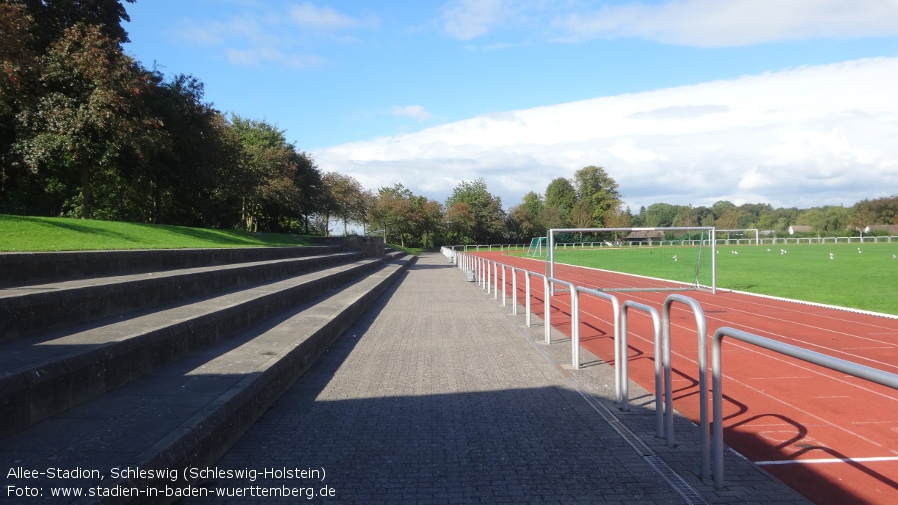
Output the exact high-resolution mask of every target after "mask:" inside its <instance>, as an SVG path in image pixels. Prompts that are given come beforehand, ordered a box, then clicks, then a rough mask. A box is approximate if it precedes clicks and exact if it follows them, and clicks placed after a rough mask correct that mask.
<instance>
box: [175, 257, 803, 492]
mask: <svg viewBox="0 0 898 505" xmlns="http://www.w3.org/2000/svg"><path fill="white" fill-rule="evenodd" d="M510 314H511V310H510V308H508V307H502V306H501V303H497V302H496V301H494V300H493V299H492V298H491V297H489V296H487V295H486V294H485V293H484V292H483V291H482V290H481V289H480V288H479V286H478V285H477V284H475V283H469V282H467V281H466V279H465V275H464V274H463V273H462V272H460V271H459V270H457V269H455V268H454V267H453V266H451V265H450V264H449V263H448V261H447V259H446V258H445V257H444V256H442V255H440V254H426V255H423V256H422V257H421V258H420V260H419V261H418V263H417V264H416V265H415V266H413V267H412V268H411V270H410V271H409V272H408V273H407V274H406V276H405V277H404V279H403V280H402V281H401V282H400V283H397V284H396V285H395V286H394V287H393V288H392V289H391V290H390V291H388V292H387V293H386V294H385V296H383V297H382V298H381V299H380V300H379V302H378V303H377V304H376V305H375V307H374V308H373V309H371V310H370V311H369V312H368V313H366V314H365V315H364V316H363V317H362V318H361V319H360V320H359V321H358V322H357V323H356V324H355V325H354V326H353V327H352V328H351V329H350V330H349V331H348V332H347V333H346V334H344V335H343V337H341V338H340V339H339V340H338V341H337V342H336V344H334V345H333V346H332V347H331V349H330V350H329V351H328V352H327V353H325V354H324V356H323V357H322V358H321V359H319V361H318V362H317V363H316V364H315V365H314V366H313V367H312V369H311V370H310V371H309V372H307V373H306V374H305V375H304V376H303V378H301V379H300V380H299V381H298V382H297V383H296V384H295V385H294V386H293V387H292V388H291V389H290V390H289V391H288V392H287V393H286V394H285V395H284V396H283V397H282V398H281V399H280V400H279V401H278V402H276V403H275V405H274V406H273V407H272V408H271V409H270V410H269V411H268V412H267V413H266V414H265V415H264V416H263V417H262V418H261V419H260V420H259V422H258V423H257V424H256V425H255V426H254V427H253V428H252V429H251V430H250V431H249V432H248V433H247V434H246V435H245V436H244V437H243V438H242V439H241V441H240V442H239V443H238V444H237V445H236V446H235V447H234V448H233V449H232V450H231V451H230V452H229V453H228V454H226V455H225V456H224V458H223V459H222V460H221V461H219V463H218V465H217V467H216V469H215V470H216V471H217V472H218V475H217V476H215V475H211V472H209V475H207V477H208V478H207V479H205V480H204V481H203V482H202V483H201V484H202V485H203V486H205V487H204V488H203V489H201V490H199V491H205V490H213V489H214V490H217V491H218V492H221V493H241V494H243V495H244V497H243V498H242V499H235V498H227V499H223V498H219V499H210V498H195V499H191V500H185V502H187V503H209V502H212V503H239V502H244V503H271V502H273V501H277V500H278V499H277V498H272V497H271V496H270V495H277V494H282V493H284V492H292V493H294V494H298V495H301V496H306V493H311V492H314V493H315V499H314V500H312V501H311V502H313V503H374V504H377V503H383V504H404V503H410V504H411V503H414V504H427V503H433V504H447V503H457V504H476V503H488V504H512V503H514V504H520V503H540V504H562V503H563V504H570V503H619V504H680V503H733V504H735V503H740V504H741V503H765V504H769V503H779V504H785V503H802V502H803V501H802V499H801V497H800V496H798V495H796V494H795V493H794V492H792V491H791V490H789V489H788V488H785V487H784V486H782V485H781V484H780V483H779V482H778V481H775V480H773V479H772V478H770V477H769V476H768V475H767V474H766V473H764V472H762V471H760V470H758V469H757V468H755V467H753V466H752V465H750V464H748V463H746V462H745V461H742V460H741V459H739V458H737V457H732V461H730V460H728V461H727V465H728V466H727V483H728V485H727V488H725V489H723V490H714V488H713V486H711V485H710V484H705V483H703V482H702V481H701V480H700V479H698V478H697V477H696V476H695V474H697V473H699V471H700V465H699V460H698V452H697V450H696V447H697V442H695V441H694V440H692V441H690V440H689V436H688V434H687V435H684V436H682V438H683V440H682V445H681V446H680V447H678V448H676V449H668V448H666V447H664V445H663V441H660V440H657V439H655V438H654V437H653V426H654V425H653V422H654V417H653V413H652V412H651V411H650V407H651V402H650V401H649V400H650V398H649V397H648V395H647V394H645V392H644V391H642V390H641V389H639V388H638V387H635V385H634V386H631V397H632V398H633V400H632V405H633V410H632V411H631V412H630V413H626V414H623V413H620V412H619V411H618V409H616V408H615V407H614V405H613V403H611V402H610V401H609V400H610V398H611V397H612V395H613V379H612V377H613V375H612V369H611V367H609V366H607V365H606V364H604V363H601V362H599V361H598V360H597V359H596V358H595V357H591V356H590V355H588V354H587V353H584V355H583V357H582V359H583V360H584V361H585V362H587V363H589V364H590V366H587V367H585V368H584V369H582V370H579V371H568V370H566V369H565V368H564V367H562V366H559V365H558V362H559V361H566V360H567V359H569V358H567V356H569V355H570V343H569V340H565V339H563V338H562V337H560V336H559V340H558V343H557V344H556V343H553V344H552V345H549V346H546V345H544V344H541V343H538V342H539V341H540V340H541V339H542V334H543V328H542V326H535V327H534V328H531V329H528V328H526V327H524V326H523V322H524V317H523V316H512V315H510ZM537 322H538V323H539V321H538V320H537ZM539 324H541V323H539ZM679 426H680V427H681V428H680V429H682V430H688V431H691V432H696V431H697V429H688V428H687V427H686V426H688V425H687V424H686V422H685V421H681V422H680V425H679ZM689 428H691V426H690V427H689ZM622 433H623V435H626V436H622ZM679 436H680V435H679V434H678V437H679ZM245 471H248V472H249V474H248V477H244V478H239V477H238V474H239V473H240V472H245ZM266 471H267V472H268V475H266ZM254 473H255V474H254ZM266 494H267V495H269V496H261V495H266ZM252 495H255V496H252ZM280 500H281V501H291V502H295V501H297V499H296V498H289V499H286V498H281V499H280Z"/></svg>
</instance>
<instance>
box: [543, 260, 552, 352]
mask: <svg viewBox="0 0 898 505" xmlns="http://www.w3.org/2000/svg"><path fill="white" fill-rule="evenodd" d="M543 299H544V303H543V312H544V314H543V321H544V322H545V334H546V344H551V343H552V321H551V319H552V295H551V294H550V292H549V277H548V276H543Z"/></svg>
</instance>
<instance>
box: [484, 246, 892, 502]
mask: <svg viewBox="0 0 898 505" xmlns="http://www.w3.org/2000/svg"><path fill="white" fill-rule="evenodd" d="M475 254H476V255H478V256H483V257H485V258H489V259H490V260H493V261H497V262H499V263H500V264H505V265H508V266H514V267H517V268H521V269H526V270H531V271H534V272H542V270H543V269H544V265H545V263H544V262H543V261H536V260H532V259H527V258H520V257H513V256H508V255H505V254H502V253H475ZM508 272H509V273H508V274H507V278H506V279H507V289H508V292H509V293H510V292H511V274H510V272H511V271H510V270H508ZM500 278H501V276H500ZM555 278H557V279H559V280H564V281H568V282H572V283H573V284H575V285H578V286H584V287H597V286H600V287H604V288H612V287H616V286H620V287H631V288H638V287H640V286H643V285H647V283H649V282H650V283H651V285H652V286H656V287H657V286H658V281H656V280H651V281H649V280H646V279H642V278H639V277H634V276H628V275H624V274H617V273H612V272H605V271H601V270H594V269H587V268H581V267H572V266H568V265H556V269H555ZM517 286H518V293H517V300H519V301H520V303H523V300H524V291H523V286H524V280H523V274H520V276H519V278H518V283H517ZM542 291H543V286H542V282H534V283H533V286H532V292H533V295H532V297H533V298H532V300H531V304H532V307H531V311H532V312H533V313H534V314H537V315H540V314H543V313H544V312H543V310H544V309H543V303H544V299H543V293H542ZM609 294H613V295H615V296H617V297H618V299H619V301H620V302H621V303H623V302H624V301H626V300H632V301H634V302H639V303H643V304H646V305H649V306H652V307H654V308H655V309H656V310H658V313H659V314H660V313H661V307H662V304H663V302H664V300H665V299H666V298H667V296H668V295H669V293H666V292H659V291H654V292H652V291H643V292H618V293H613V292H610V293H609ZM683 294H684V295H686V296H689V297H690V298H693V299H695V300H696V301H698V302H699V304H700V305H701V307H702V309H703V310H704V314H705V318H706V321H707V331H708V336H709V337H710V336H711V335H713V333H714V332H715V331H716V330H717V329H718V328H720V327H723V326H729V327H733V328H735V329H738V330H743V331H746V332H749V333H753V334H756V335H760V336H762V337H768V338H772V339H774V340H778V341H780V342H785V343H788V344H792V345H795V346H799V347H802V348H805V349H809V350H812V351H816V352H819V353H822V354H826V355H829V356H832V357H836V358H840V359H845V360H847V361H851V362H854V363H858V364H861V365H866V366H869V367H873V368H877V369H879V370H883V371H886V372H890V373H898V319H895V318H891V317H884V316H879V315H874V314H866V313H861V312H856V311H850V310H843V309H838V308H832V307H823V306H819V305H813V304H806V303H801V302H795V301H789V300H781V299H774V298H768V297H762V296H755V295H750V294H745V293H735V292H727V291H724V290H718V292H717V294H711V293H710V292H707V291H687V292H684V293H683ZM509 296H510V295H509ZM551 307H552V313H551V321H552V326H553V327H554V328H556V329H557V330H560V331H562V332H564V333H566V334H567V335H570V329H571V328H570V325H571V319H570V297H569V296H567V295H566V294H564V295H558V296H554V297H553V298H552V303H551ZM580 311H581V320H580V343H581V346H582V347H583V348H585V349H587V350H589V351H590V352H592V353H593V354H595V355H596V356H598V357H599V358H601V359H602V360H603V361H605V362H607V363H609V364H613V363H614V338H613V315H612V308H611V304H610V303H608V302H606V301H602V300H598V299H596V298H595V297H590V296H581V297H580ZM670 319H671V356H672V359H671V363H672V369H673V379H672V389H673V398H674V402H673V405H674V408H675V409H676V411H677V412H679V413H680V414H681V415H682V416H685V417H686V418H688V419H690V420H692V421H693V422H695V423H696V424H697V423H698V419H699V401H698V395H699V391H698V379H697V377H698V360H697V356H698V349H697V345H698V344H697V342H696V326H695V317H694V315H693V314H692V311H691V310H690V309H687V308H686V307H684V306H682V305H680V304H673V305H672V306H671V310H670ZM628 324H629V329H628V335H629V343H628V344H629V349H628V359H629V375H630V379H631V380H633V381H635V382H637V383H638V384H640V385H641V386H642V387H644V388H646V389H647V390H650V391H651V390H653V387H654V368H653V367H654V356H653V354H654V351H653V348H654V347H653V345H654V344H653V341H652V334H653V331H652V325H651V318H650V317H649V316H648V315H645V316H643V315H642V314H640V313H639V312H634V313H633V315H631V316H630V317H629V321H628ZM708 347H709V348H710V345H709V346H708ZM722 349H723V353H722V356H723V358H722V365H721V369H722V372H723V387H722V390H723V397H724V411H723V416H724V417H723V419H724V441H725V443H726V444H727V445H728V446H729V447H731V448H733V449H735V450H736V451H738V452H739V453H741V454H742V455H743V456H745V457H746V458H748V459H750V460H751V461H754V462H755V463H757V464H758V465H760V466H761V467H762V468H764V469H765V470H766V471H768V472H769V473H771V474H773V475H775V476H776V477H778V478H779V479H780V480H782V481H783V482H785V483H786V484H788V485H789V486H791V487H792V488H793V489H795V490H797V491H799V492H800V493H802V494H803V495H805V496H806V497H808V498H809V499H811V500H812V501H814V502H815V503H817V504H820V505H823V504H827V505H828V504H833V505H837V504H838V505H841V504H849V503H850V504H894V503H898V392H896V391H895V390H893V389H891V388H888V387H885V386H880V385H878V384H874V383H871V382H868V381H865V380H862V379H857V378H854V377H851V376H847V375H845V374H842V373H839V372H835V371H832V370H828V369H825V368H821V367H817V366H816V365H813V364H810V363H806V362H803V361H799V360H795V359H792V358H789V357H787V356H783V355H778V354H774V353H771V352H769V351H766V350H764V349H761V348H758V347H754V346H751V345H748V344H744V343H742V342H739V341H736V340H732V339H730V340H728V339H724V342H723V347H722ZM708 363H710V357H709V360H708ZM708 377H709V379H708V380H709V382H710V373H709V374H708ZM710 386H711V385H710V383H709V384H708V387H709V390H710ZM709 395H710V393H709ZM708 401H709V405H710V399H709V400H708ZM678 429H679V430H683V429H692V428H684V427H681V428H678ZM695 429H697V428H695ZM696 465H697V466H698V465H699V455H698V454H696Z"/></svg>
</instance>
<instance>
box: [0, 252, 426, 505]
mask: <svg viewBox="0 0 898 505" xmlns="http://www.w3.org/2000/svg"><path fill="white" fill-rule="evenodd" d="M413 262H414V258H408V257H407V256H401V257H397V258H393V259H392V261H391V262H389V263H386V262H380V268H378V269H377V270H376V271H374V272H371V273H369V274H368V275H366V276H363V277H360V278H358V279H357V280H355V281H353V282H350V283H348V284H345V285H344V286H342V287H340V288H337V289H334V290H331V291H329V292H327V293H325V294H322V295H321V296H319V297H317V298H315V299H313V300H311V301H309V302H307V303H306V304H304V305H301V306H299V307H296V308H294V309H292V310H290V311H287V312H285V313H283V314H281V315H279V316H276V317H274V318H271V319H268V320H266V321H264V322H261V323H257V324H255V325H253V326H251V327H249V328H247V329H245V330H244V331H241V332H239V333H238V334H237V335H235V336H234V337H232V338H230V339H226V340H222V341H220V342H217V343H214V344H212V345H210V346H208V347H205V348H203V349H202V350H200V351H197V352H192V353H190V354H187V355H185V356H183V357H181V358H179V359H176V360H174V361H172V362H170V363H168V364H166V365H164V366H162V367H160V368H157V369H156V370H154V371H152V372H150V373H148V374H146V375H144V376H142V377H140V378H138V379H136V380H134V381H132V382H130V383H128V384H127V385H125V386H122V387H120V388H118V389H116V390H114V391H111V392H109V393H107V394H105V395H102V396H100V397H97V398H95V399H93V400H90V401H88V402H86V403H84V404H82V405H80V406H77V407H74V408H72V409H70V410H68V411H66V412H64V413H62V414H57V415H55V416H53V417H52V418H50V419H48V420H46V421H44V422H41V423H39V424H36V425H34V426H32V427H31V428H29V429H28V430H26V431H23V432H21V433H17V434H14V435H12V436H10V437H7V438H6V439H4V440H3V443H2V444H0V462H2V463H0V466H4V467H6V468H13V469H15V468H24V469H40V470H45V469H48V468H59V469H65V470H70V471H71V470H75V469H78V470H79V471H80V472H81V478H79V479H77V486H78V487H79V488H80V489H82V490H84V491H85V492H87V490H88V489H91V488H94V489H97V488H98V487H99V488H102V489H103V490H112V489H118V490H122V489H129V490H130V489H132V488H134V489H138V490H141V491H143V490H146V489H150V487H152V488H154V489H159V490H164V489H165V487H166V486H169V487H170V488H174V487H177V486H182V485H184V483H185V482H184V480H183V475H181V474H179V475H176V476H174V477H175V478H174V479H170V478H169V477H171V475H170V474H167V473H163V475H161V476H159V477H158V478H151V477H149V476H144V477H141V476H135V475H125V474H122V473H118V472H114V471H113V469H116V468H119V469H125V468H131V469H138V468H139V469H140V470H144V471H146V470H160V471H163V472H170V471H172V470H174V471H178V469H183V468H190V467H199V468H203V467H207V466H210V465H213V464H214V463H215V462H216V461H217V460H218V459H219V458H220V456H221V455H222V454H223V453H224V452H225V451H226V450H227V449H228V448H229V447H231V445H233V443H234V442H236V440H238V439H239V438H240V437H241V436H242V435H243V433H244V432H245V431H246V430H247V429H248V428H249V427H250V426H251V425H252V424H253V423H254V422H255V421H256V419H257V418H258V417H259V416H260V415H261V414H262V413H263V412H264V411H265V410H266V409H267V408H268V407H269V406H270V405H271V404H272V402H273V401H274V400H275V399H276V398H277V397H279V396H280V395H281V393H283V392H284V391H285V390H286V389H287V388H288V387H289V386H290V385H291V384H293V382H294V381H295V380H296V379H297V378H298V377H299V376H300V375H302V374H303V373H304V371H305V370H306V369H307V368H308V367H309V366H310V365H311V364H312V363H313V362H314V361H315V359H316V358H317V357H318V356H319V355H320V354H321V353H322V352H324V351H325V350H326V349H327V347H328V346H329V345H330V344H331V342H333V341H334V340H335V339H336V338H337V337H338V336H340V335H341V334H342V333H343V332H344V331H345V330H346V328H348V327H349V325H350V324H352V322H354V321H355V319H356V318H357V317H358V315H360V314H361V313H362V312H364V310H365V309H367V308H368V307H369V306H370V305H371V304H372V303H373V302H374V300H375V299H376V298H377V297H378V296H379V295H380V294H381V293H382V292H383V291H384V290H386V288H387V287H389V285H390V284H392V283H393V282H394V281H395V280H397V279H398V278H399V276H400V275H401V274H402V273H403V271H404V270H405V269H406V268H407V267H408V265H409V264H411V263H413ZM58 484H59V483H58V481H54V479H52V478H51V476H50V475H48V474H47V473H46V472H45V473H44V474H43V475H40V476H38V477H37V478H36V479H30V480H29V481H28V485H29V486H35V487H43V489H44V495H43V496H42V497H36V498H34V499H33V500H31V501H29V503H59V501H58V500H59V499H58V498H56V499H54V498H52V497H50V496H49V494H50V492H49V489H50V487H52V486H56V485H58ZM68 485H72V483H71V481H70V482H69V484H68ZM170 501H174V498H170V499H164V498H161V497H153V496H147V495H146V494H143V495H139V496H137V497H136V499H135V498H134V497H133V496H132V497H128V498H122V497H118V498H110V499H98V498H96V497H94V498H84V499H80V500H70V502H72V503H97V502H99V503H126V502H128V503H130V502H145V503H164V502H170Z"/></svg>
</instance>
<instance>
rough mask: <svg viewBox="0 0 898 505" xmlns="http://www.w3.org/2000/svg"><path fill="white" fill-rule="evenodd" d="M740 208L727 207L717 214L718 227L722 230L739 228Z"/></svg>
mask: <svg viewBox="0 0 898 505" xmlns="http://www.w3.org/2000/svg"><path fill="white" fill-rule="evenodd" d="M739 217H740V216H739V210H738V209H736V207H735V206H733V207H732V208H727V209H724V210H723V211H722V213H721V214H720V215H719V216H717V221H716V223H717V228H719V229H721V230H735V229H738V228H739Z"/></svg>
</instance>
